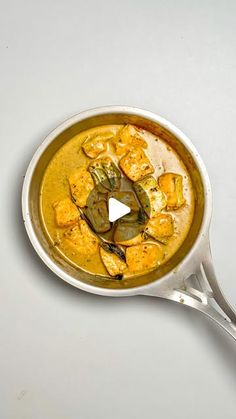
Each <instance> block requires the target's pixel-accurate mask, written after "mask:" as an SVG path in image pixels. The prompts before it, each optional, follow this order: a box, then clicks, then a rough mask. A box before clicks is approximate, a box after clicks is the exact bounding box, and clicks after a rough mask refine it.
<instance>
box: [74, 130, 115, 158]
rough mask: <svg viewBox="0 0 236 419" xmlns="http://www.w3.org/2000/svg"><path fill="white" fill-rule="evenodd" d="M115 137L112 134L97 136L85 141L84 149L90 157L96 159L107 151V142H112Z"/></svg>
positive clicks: (105, 133)
mask: <svg viewBox="0 0 236 419" xmlns="http://www.w3.org/2000/svg"><path fill="white" fill-rule="evenodd" d="M113 136H114V135H113V133H111V132H104V133H101V134H95V135H93V136H92V137H89V138H87V139H86V140H85V141H84V143H83V145H82V149H83V150H84V152H85V154H86V155H87V156H88V157H90V158H91V159H95V158H96V157H98V155H99V154H101V153H103V152H104V151H106V149H107V141H108V140H110V139H111V138H112V137H113Z"/></svg>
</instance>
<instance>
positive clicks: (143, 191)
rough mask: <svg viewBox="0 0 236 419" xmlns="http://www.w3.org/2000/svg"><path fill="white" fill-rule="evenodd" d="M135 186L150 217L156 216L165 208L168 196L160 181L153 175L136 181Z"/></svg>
mask: <svg viewBox="0 0 236 419" xmlns="http://www.w3.org/2000/svg"><path fill="white" fill-rule="evenodd" d="M133 188H134V190H135V192H136V194H137V196H138V199H139V201H140V203H141V205H142V207H143V209H144V211H145V212H146V214H147V215H148V217H150V218H152V217H155V216H156V215H157V214H158V213H160V211H161V210H162V209H163V208H165V206H166V197H165V195H164V194H163V192H162V191H161V190H160V189H159V187H158V183H157V181H156V179H155V178H154V177H153V176H148V177H146V178H144V179H141V180H139V181H138V182H135V183H134V184H133Z"/></svg>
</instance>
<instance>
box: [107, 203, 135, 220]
mask: <svg viewBox="0 0 236 419" xmlns="http://www.w3.org/2000/svg"><path fill="white" fill-rule="evenodd" d="M108 211H109V221H111V222H113V221H116V220H119V218H121V217H123V216H124V215H126V214H129V213H130V211H131V209H130V208H129V207H128V206H127V205H125V204H123V203H122V202H120V201H117V199H115V198H109V201H108Z"/></svg>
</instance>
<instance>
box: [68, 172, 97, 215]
mask: <svg viewBox="0 0 236 419" xmlns="http://www.w3.org/2000/svg"><path fill="white" fill-rule="evenodd" d="M68 180H69V184H70V190H71V195H72V197H73V200H74V202H75V203H76V205H78V206H79V207H81V208H83V207H85V205H86V202H87V199H88V196H89V194H90V192H91V191H92V190H93V188H94V183H93V179H92V176H91V175H90V173H89V172H88V171H87V170H86V169H85V168H84V167H79V168H78V169H76V170H75V171H74V172H73V173H72V174H71V175H70V176H69V178H68Z"/></svg>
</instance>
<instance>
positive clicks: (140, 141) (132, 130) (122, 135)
mask: <svg viewBox="0 0 236 419" xmlns="http://www.w3.org/2000/svg"><path fill="white" fill-rule="evenodd" d="M114 145H115V150H116V154H117V155H118V156H121V155H122V154H125V153H127V151H129V150H130V149H131V147H143V148H147V142H146V141H145V140H144V138H143V130H142V129H141V128H138V127H136V126H134V125H130V124H127V125H125V126H124V127H122V128H121V130H120V131H119V132H118V134H117V137H116V139H115V141H114Z"/></svg>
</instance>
